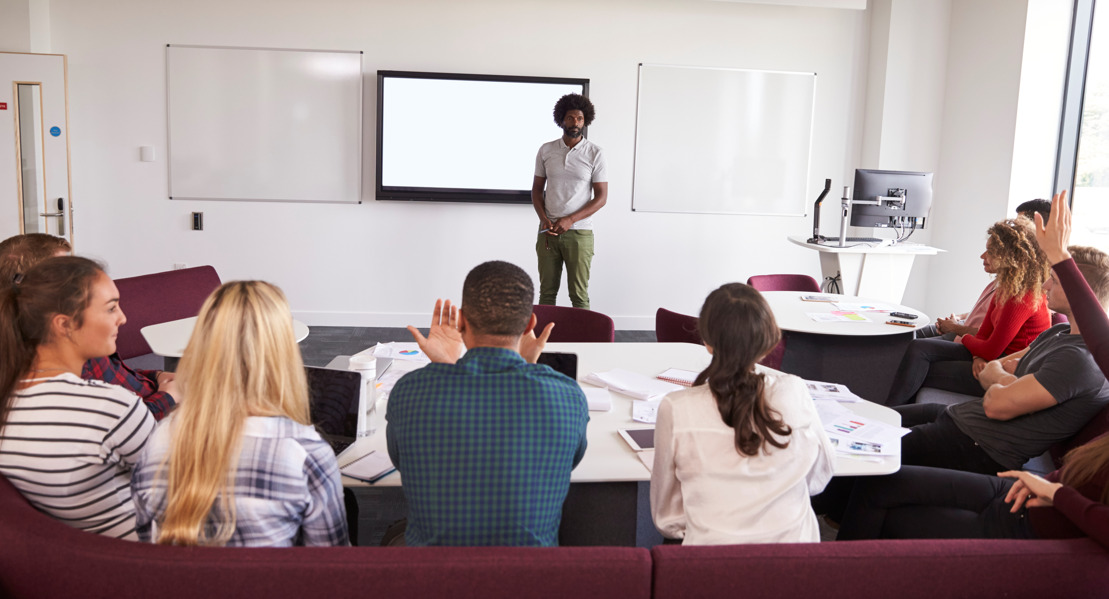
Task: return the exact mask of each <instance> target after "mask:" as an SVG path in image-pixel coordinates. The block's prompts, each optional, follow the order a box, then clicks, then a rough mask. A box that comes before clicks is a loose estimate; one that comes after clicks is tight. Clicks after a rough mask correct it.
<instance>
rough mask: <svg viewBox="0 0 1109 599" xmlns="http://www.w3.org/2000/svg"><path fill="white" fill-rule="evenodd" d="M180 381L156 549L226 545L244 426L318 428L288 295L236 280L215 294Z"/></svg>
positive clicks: (191, 343) (183, 363)
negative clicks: (277, 422)
mask: <svg viewBox="0 0 1109 599" xmlns="http://www.w3.org/2000/svg"><path fill="white" fill-rule="evenodd" d="M177 380H178V388H179V390H180V394H181V396H182V401H181V405H180V407H179V408H178V409H177V413H176V414H175V415H174V418H173V423H172V426H173V429H172V431H171V433H170V434H171V437H170V449H169V453H168V455H167V456H166V460H167V462H168V469H169V474H168V487H169V488H168V491H167V493H168V505H167V507H166V513H165V517H164V519H163V521H162V522H160V523H159V527H160V528H159V534H158V543H161V544H167V545H225V544H226V543H227V541H228V539H230V538H231V535H232V534H233V533H234V532H235V509H234V501H233V498H234V478H235V469H236V467H237V461H238V454H239V447H240V443H241V439H242V430H243V425H244V423H245V422H246V419H247V417H249V416H286V417H288V418H290V419H292V420H294V421H296V422H299V423H301V424H306V425H307V424H310V422H311V421H310V417H309V414H308V382H307V379H306V377H305V374H304V362H303V361H302V359H301V356H300V349H299V348H298V347H297V344H296V339H295V337H294V335H293V323H292V314H291V313H290V312H289V304H288V302H286V300H285V295H284V294H283V293H282V292H281V290H280V289H278V288H277V287H275V286H274V285H271V284H269V283H266V282H263V281H233V282H230V283H225V284H224V285H221V286H220V287H219V288H218V289H216V290H215V291H214V292H212V295H210V296H208V299H207V300H205V301H204V306H203V307H202V308H201V309H200V316H199V318H198V319H197V323H196V328H195V329H194V330H193V334H192V337H191V338H190V339H189V344H188V346H187V347H186V348H185V355H184V357H183V358H182V359H181V363H180V367H179V369H178V378H177ZM163 467H166V466H165V465H163ZM210 516H212V517H211V518H210Z"/></svg>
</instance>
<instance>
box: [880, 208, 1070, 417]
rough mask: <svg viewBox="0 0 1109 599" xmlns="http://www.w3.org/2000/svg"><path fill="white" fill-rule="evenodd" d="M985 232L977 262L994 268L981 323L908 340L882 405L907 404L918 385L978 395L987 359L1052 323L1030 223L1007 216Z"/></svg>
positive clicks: (1044, 267)
mask: <svg viewBox="0 0 1109 599" xmlns="http://www.w3.org/2000/svg"><path fill="white" fill-rule="evenodd" d="M987 234H988V235H989V237H988V239H987V240H986V251H985V252H983V253H982V262H983V266H984V267H985V269H986V272H995V273H997V291H996V292H995V293H994V297H993V300H991V301H990V307H989V308H988V309H987V310H986V319H985V321H984V322H983V323H982V326H981V328H979V329H978V332H977V333H976V334H974V335H962V336H959V337H956V338H955V341H945V340H943V339H938V338H932V339H914V340H913V341H910V342H909V347H908V348H907V349H906V350H905V355H904V357H902V358H901V364H900V366H898V369H897V375H896V376H895V377H894V380H893V385H892V386H891V388H890V392H889V395H888V396H887V398H886V405H888V406H899V405H902V404H905V403H909V402H910V401H911V400H912V398H913V396H914V395H916V392H917V391H919V390H920V388H921V387H934V388H937V389H944V390H946V391H954V392H956V393H963V394H967V395H977V396H981V395H982V394H983V393H984V391H983V389H982V386H981V385H979V384H978V380H977V376H978V373H979V372H981V370H982V368H984V367H985V366H986V362H989V361H990V360H994V359H996V358H999V357H1001V356H1003V355H1007V354H1011V353H1013V352H1016V351H1020V350H1022V349H1024V348H1025V347H1028V344H1029V343H1031V342H1032V340H1033V339H1035V338H1036V336H1037V335H1039V334H1040V333H1042V332H1043V331H1044V330H1046V329H1047V328H1048V327H1049V326H1051V316H1050V313H1049V312H1048V310H1047V302H1046V301H1044V293H1043V284H1044V281H1046V280H1047V272H1048V262H1047V258H1046V256H1045V255H1044V252H1043V250H1041V249H1040V247H1039V246H1038V245H1037V244H1036V237H1035V229H1034V227H1033V225H1032V222H1031V221H1029V220H1028V219H1027V218H1024V217H1023V216H1020V217H1017V218H1016V219H1006V220H1003V221H1001V222H998V223H995V224H994V225H993V226H992V227H990V228H989V230H988V231H987Z"/></svg>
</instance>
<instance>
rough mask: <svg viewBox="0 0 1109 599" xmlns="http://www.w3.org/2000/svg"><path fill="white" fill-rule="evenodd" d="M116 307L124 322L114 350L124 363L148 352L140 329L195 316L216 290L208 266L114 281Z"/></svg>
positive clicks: (213, 272) (216, 279) (215, 279)
mask: <svg viewBox="0 0 1109 599" xmlns="http://www.w3.org/2000/svg"><path fill="white" fill-rule="evenodd" d="M115 284H116V287H117V288H118V289H119V305H120V307H121V308H123V313H124V314H125V315H126V316H127V322H126V323H125V324H124V325H123V326H121V327H119V337H118V338H116V351H117V352H118V353H119V357H121V358H123V359H124V360H127V359H129V358H134V357H135V356H143V355H146V354H149V353H150V352H151V349H150V346H149V345H147V343H146V339H143V336H142V333H140V331H141V330H142V328H143V327H145V326H148V325H152V324H158V323H161V322H169V321H171V320H179V319H181V318H188V317H190V316H196V315H197V314H199V313H200V306H202V305H203V304H204V300H205V299H207V297H208V295H209V294H210V293H212V291H214V290H215V289H216V287H219V285H220V280H219V275H218V274H216V269H214V268H212V267H211V266H197V267H194V268H182V269H180V270H169V271H166V272H157V273H154V274H149V275H140V276H137V277H127V278H123V279H116V280H115Z"/></svg>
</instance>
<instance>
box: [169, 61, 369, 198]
mask: <svg viewBox="0 0 1109 599" xmlns="http://www.w3.org/2000/svg"><path fill="white" fill-rule="evenodd" d="M190 49H199V50H235V51H238V50H243V51H256V52H295V53H302V54H344V55H345V54H356V55H358V85H357V86H356V87H357V106H358V108H357V110H356V111H354V112H355V114H356V123H355V124H354V125H352V126H353V127H356V128H357V129H356V130H357V144H350V145H351V146H352V147H354V148H355V156H354V157H353V164H354V165H355V168H354V169H353V171H354V177H356V181H351V180H346V181H345V183H343V184H341V186H342V187H344V188H346V187H349V188H350V189H349V190H348V191H349V192H350V193H352V194H353V195H352V196H351V197H349V198H346V197H345V196H344V197H327V198H325V199H314V198H309V197H265V196H267V194H266V193H250V194H244V195H242V196H236V197H232V196H231V194H210V195H205V194H195V193H174V168H173V164H174V140H175V136H174V133H173V129H174V112H173V105H174V99H175V98H174V95H173V87H172V86H171V81H172V80H173V76H174V72H173V67H172V61H171V57H172V54H173V52H172V51H173V50H190ZM165 60H166V156H167V159H166V163H167V167H166V168H167V178H168V191H169V199H170V200H216V201H233V202H280V203H310V204H361V203H362V201H363V200H362V174H363V171H364V170H365V165H364V164H363V162H362V148H363V147H364V145H365V143H364V142H365V139H364V138H365V132H364V131H363V127H362V124H363V118H364V117H363V113H364V110H365V105H364V91H363V90H364V87H365V60H364V53H363V52H362V51H361V50H317V49H295V48H267V47H245V46H212V45H190V44H166V59H165ZM188 81H189V82H191V83H194V84H196V89H193V90H192V91H190V92H189V93H190V94H193V95H197V94H200V95H202V94H204V93H207V92H210V91H211V87H212V86H213V85H215V84H216V83H218V81H214V80H213V81H209V82H204V81H201V82H197V81H194V80H192V79H189V80H188ZM205 83H207V85H208V87H205V86H204V84H205ZM198 90H199V91H198ZM177 99H178V101H182V99H181V98H177ZM270 106H271V107H272V105H270ZM343 128H344V129H346V128H347V127H343ZM182 137H186V138H187V136H185V135H178V136H177V137H176V139H177V140H178V144H179V148H178V149H181V148H180V144H181V141H180V140H181V138H182ZM339 137H340V141H338V142H336V143H339V144H342V143H343V140H342V139H341V136H339ZM206 143H207V144H208V145H215V144H218V143H219V142H218V141H209V142H206ZM181 153H185V151H184V150H182V151H181ZM180 186H181V184H180V183H179V184H178V187H179V188H180ZM344 193H345V192H344Z"/></svg>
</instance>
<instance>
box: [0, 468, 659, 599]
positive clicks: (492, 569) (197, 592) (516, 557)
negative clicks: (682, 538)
mask: <svg viewBox="0 0 1109 599" xmlns="http://www.w3.org/2000/svg"><path fill="white" fill-rule="evenodd" d="M650 592H651V559H650V554H649V553H648V551H647V550H646V549H638V548H633V547H563V548H551V549H520V548H508V547H483V548H446V547H433V548H416V547H411V548H404V547H400V548H392V547H328V548H318V547H314V548H305V547H299V548H293V549H235V548H211V547H206V548H197V547H166V546H159V545H146V544H140V543H134V542H130V541H119V540H116V539H110V538H107V537H100V536H96V535H93V534H89V533H85V532H81V531H79V530H76V529H73V528H70V527H69V526H66V525H65V524H62V523H61V522H58V521H55V520H53V519H52V518H50V517H49V516H47V515H45V514H42V513H40V512H38V511H36V510H35V509H34V508H32V507H31V505H30V504H28V503H27V502H26V500H24V499H23V497H22V496H21V495H20V494H19V492H18V491H17V490H16V489H15V488H14V487H12V486H11V483H9V482H8V481H7V479H5V478H4V477H2V476H0V597H10V598H13V599H17V598H22V597H35V598H42V599H51V598H55V597H56V598H67V599H68V598H74V597H80V598H82V599H95V598H98V597H104V598H106V599H120V598H123V597H154V598H156V599H174V598H178V597H180V598H182V599H184V598H189V599H193V598H201V599H217V598H221V597H265V598H266V599H282V598H286V597H288V598H296V599H304V598H308V597H327V598H329V599H332V598H342V597H352V598H354V597H357V598H358V599H367V598H372V599H389V598H397V599H400V598H404V599H412V598H419V597H446V596H449V597H452V598H469V597H473V598H475V599H476V598H479V597H480V598H486V597H492V598H497V597H506V598H508V597H512V598H516V597H540V598H542V597H551V598H565V597H570V598H573V599H584V598H587V597H598V598H607V597H636V598H642V599H646V598H648V597H650Z"/></svg>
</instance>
